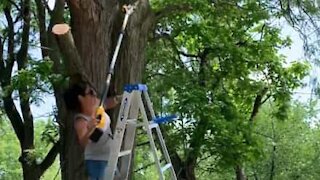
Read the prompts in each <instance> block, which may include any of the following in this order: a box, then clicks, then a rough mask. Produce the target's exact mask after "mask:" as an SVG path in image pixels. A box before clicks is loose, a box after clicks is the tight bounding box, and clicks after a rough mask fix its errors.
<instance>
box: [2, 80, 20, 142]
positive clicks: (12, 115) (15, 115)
mask: <svg viewBox="0 0 320 180" xmlns="http://www.w3.org/2000/svg"><path fill="white" fill-rule="evenodd" d="M2 87H3V86H2ZM3 102H4V109H5V112H6V114H7V116H8V118H9V120H10V122H11V124H12V127H13V129H14V132H15V133H16V135H17V137H18V139H19V142H20V144H21V145H22V144H23V141H24V128H23V122H22V119H21V117H20V114H19V112H18V110H17V108H16V106H15V104H14V102H13V100H12V98H11V93H10V95H8V96H5V97H4V98H3Z"/></svg>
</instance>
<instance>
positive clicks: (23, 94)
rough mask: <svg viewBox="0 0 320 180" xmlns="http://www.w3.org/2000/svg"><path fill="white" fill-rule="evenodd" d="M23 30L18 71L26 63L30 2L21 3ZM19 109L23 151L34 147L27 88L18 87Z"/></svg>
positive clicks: (28, 0)
mask: <svg viewBox="0 0 320 180" xmlns="http://www.w3.org/2000/svg"><path fill="white" fill-rule="evenodd" d="M21 14H22V18H23V28H22V35H21V46H20V49H19V51H18V53H17V63H18V69H19V70H22V69H25V68H26V65H27V63H28V48H29V33H30V19H31V17H30V16H31V13H30V0H24V1H23V9H22V13H21ZM19 97H20V107H21V111H22V116H23V120H24V133H25V134H24V138H25V139H24V141H23V146H22V147H23V149H25V148H26V149H30V148H33V146H34V143H33V142H34V128H33V116H32V113H31V109H30V102H29V100H30V92H29V88H28V87H19Z"/></svg>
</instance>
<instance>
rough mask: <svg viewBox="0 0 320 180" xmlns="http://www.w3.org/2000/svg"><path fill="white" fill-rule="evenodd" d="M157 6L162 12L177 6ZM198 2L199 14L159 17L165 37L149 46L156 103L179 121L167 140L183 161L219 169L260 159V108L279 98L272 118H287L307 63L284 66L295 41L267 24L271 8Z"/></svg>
mask: <svg viewBox="0 0 320 180" xmlns="http://www.w3.org/2000/svg"><path fill="white" fill-rule="evenodd" d="M156 2H157V3H158V4H157V5H156V7H157V8H158V7H160V6H161V4H162V3H163V4H162V5H163V6H167V5H168V4H170V3H172V2H171V1H153V2H152V3H154V4H155V3H156ZM192 3H195V2H193V1H192V2H191V1H190V4H192ZM196 3H197V9H192V11H189V12H188V13H185V14H179V15H172V16H167V18H165V19H161V20H160V21H159V22H158V24H157V29H156V31H155V32H156V34H157V35H159V37H162V36H163V38H160V40H159V41H156V42H150V44H149V47H148V53H147V54H148V63H147V67H146V69H147V72H146V80H145V81H146V82H147V84H148V86H149V89H150V92H153V94H152V97H153V99H155V100H156V102H155V106H156V107H158V109H159V111H161V112H162V113H164V114H166V113H168V114H179V116H180V117H179V120H178V121H177V122H175V123H173V124H172V125H170V126H168V127H167V128H166V130H167V131H168V132H169V133H170V136H169V139H167V142H169V144H170V145H172V146H173V147H171V148H172V149H179V151H177V153H178V154H179V155H180V157H183V158H184V160H185V159H188V158H194V157H195V158H196V159H201V158H202V157H204V156H205V155H211V156H214V157H217V158H216V159H215V160H213V162H211V163H212V166H214V167H216V169H219V168H233V167H235V166H236V165H243V164H246V163H253V162H256V160H257V159H259V158H260V157H261V156H263V148H262V144H263V143H262V141H261V139H260V138H258V137H257V136H256V135H255V134H254V133H253V132H254V131H255V124H256V121H257V119H255V117H256V115H257V114H259V109H260V108H261V107H262V106H263V104H264V103H265V102H269V101H268V100H270V101H275V102H276V105H274V108H275V109H276V110H275V111H273V113H274V115H275V116H276V117H278V118H279V119H282V120H284V119H286V118H287V116H288V115H289V114H288V110H289V109H290V106H291V105H290V103H289V102H290V98H291V92H292V90H293V89H294V88H297V87H298V86H300V85H301V80H302V78H304V77H305V76H306V75H307V71H308V70H309V68H308V65H307V64H306V63H298V62H295V63H292V64H291V65H286V64H285V57H283V56H280V55H278V50H279V49H280V48H282V47H285V46H288V45H290V43H291V42H290V39H288V38H287V37H286V38H282V37H281V34H280V32H281V31H280V29H278V28H276V27H274V26H272V25H271V24H270V23H269V22H270V21H271V20H272V18H273V17H272V15H273V14H272V13H271V12H270V11H269V9H268V7H269V6H270V4H267V3H265V2H257V1H236V0H234V1H213V2H210V3H208V2H207V1H198V2H196ZM260 121H269V119H268V118H266V119H263V120H260ZM170 137H173V138H170ZM179 137H181V139H180V140H177V139H178V138H179ZM177 142H181V143H183V144H177ZM199 166H201V165H199Z"/></svg>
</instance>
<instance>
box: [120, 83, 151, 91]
mask: <svg viewBox="0 0 320 180" xmlns="http://www.w3.org/2000/svg"><path fill="white" fill-rule="evenodd" d="M134 90H138V91H147V90H148V88H147V85H145V84H127V85H125V86H124V91H126V92H129V93H130V92H132V91H134Z"/></svg>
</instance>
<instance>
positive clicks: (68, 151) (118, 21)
mask: <svg viewBox="0 0 320 180" xmlns="http://www.w3.org/2000/svg"><path fill="white" fill-rule="evenodd" d="M68 6H69V8H70V12H71V30H72V35H73V38H74V42H75V45H76V48H77V50H78V53H79V57H80V61H81V64H82V66H83V67H84V71H85V73H86V74H87V75H88V78H89V79H90V81H91V82H92V83H93V85H94V86H95V87H96V88H97V90H98V91H99V92H100V93H101V91H102V89H103V86H104V85H105V80H106V75H107V72H108V69H109V64H110V60H111V58H112V55H113V49H114V46H115V44H116V40H117V38H118V35H119V33H120V32H119V31H120V27H121V25H122V20H123V17H124V16H123V15H124V14H123V13H122V12H121V7H122V4H119V1H116V0H110V1H92V0H83V1H73V0H70V1H68ZM149 13H150V6H149V2H148V1H147V0H140V3H139V5H138V6H137V8H136V10H135V11H134V13H133V14H132V15H131V17H130V18H129V22H128V25H127V29H126V31H125V35H124V39H123V42H122V45H121V49H120V52H119V56H118V60H117V62H116V68H115V75H114V76H113V86H112V89H110V93H111V94H114V93H122V90H123V85H124V84H125V83H141V79H142V71H143V66H144V59H145V58H144V48H145V46H146V43H147V34H148V31H149V28H150V26H151V23H150V17H152V16H150V15H148V14H149ZM146 17H148V19H146ZM66 60H67V61H73V60H72V59H66ZM71 78H72V77H71ZM71 80H72V79H71ZM56 98H57V99H58V98H62V97H61V96H60V97H56ZM58 107H59V106H58ZM60 108H61V109H60ZM60 108H59V111H60V110H61V111H60V112H59V114H60V116H61V117H62V125H63V129H64V130H63V131H62V132H61V133H62V134H61V135H62V136H63V139H64V140H63V143H64V145H63V147H64V149H63V151H62V156H63V158H62V165H63V166H62V178H63V179H72V180H73V179H77V180H78V179H86V176H85V173H84V172H85V170H84V161H83V151H82V150H81V147H80V146H79V144H78V143H77V139H76V136H75V132H74V128H73V122H72V115H71V114H69V113H67V112H65V111H64V108H63V104H61V106H60ZM112 117H116V116H112ZM113 119H115V118H113Z"/></svg>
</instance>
